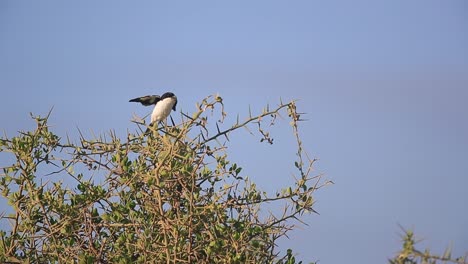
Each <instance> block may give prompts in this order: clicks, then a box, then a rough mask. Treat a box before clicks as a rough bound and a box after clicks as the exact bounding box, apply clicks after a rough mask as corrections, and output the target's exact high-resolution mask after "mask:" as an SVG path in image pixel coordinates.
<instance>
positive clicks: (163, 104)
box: [151, 97, 177, 123]
mask: <svg viewBox="0 0 468 264" xmlns="http://www.w3.org/2000/svg"><path fill="white" fill-rule="evenodd" d="M176 100H177V99H176V98H173V97H170V98H165V99H163V100H161V101H159V102H158V103H157V104H156V106H155V107H154V109H153V113H152V114H151V123H153V122H159V121H164V120H166V118H167V117H168V116H169V114H170V113H171V110H172V107H174V104H175V103H176Z"/></svg>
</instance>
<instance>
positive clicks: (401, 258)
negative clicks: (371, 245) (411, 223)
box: [389, 230, 467, 264]
mask: <svg viewBox="0 0 468 264" xmlns="http://www.w3.org/2000/svg"><path fill="white" fill-rule="evenodd" d="M402 242H403V247H402V249H401V251H400V252H399V253H398V254H397V255H396V256H395V257H394V258H393V259H390V260H389V263H390V264H418V263H421V264H438V263H454V264H467V262H466V257H452V250H451V249H450V248H447V249H446V250H445V252H444V253H443V254H442V255H437V254H433V253H431V251H430V250H429V249H426V250H424V252H422V251H420V250H418V249H416V247H415V246H416V244H417V243H416V239H415V238H414V233H413V231H411V230H405V231H404V235H403V236H402Z"/></svg>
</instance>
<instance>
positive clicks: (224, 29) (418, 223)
mask: <svg viewBox="0 0 468 264" xmlns="http://www.w3.org/2000/svg"><path fill="white" fill-rule="evenodd" d="M467 47H468V4H467V2H466V1H462V0H460V1H442V0H441V1H435V0H425V1H422V0H420V1H418V0H415V1H402V0H397V1H370V0H369V1H364V0H362V1H289V2H286V1H137V2H132V3H129V2H123V1H79V2H78V1H75V2H69V1H1V2H0V87H1V98H2V103H1V104H0V124H2V125H1V126H0V128H1V129H2V130H4V131H6V133H7V134H8V135H10V136H12V135H14V133H16V131H18V130H23V129H31V128H32V127H33V123H32V122H31V120H30V119H29V112H34V113H35V114H45V113H46V112H47V111H48V110H49V109H50V108H51V107H52V106H53V107H54V111H53V115H52V118H51V124H52V125H53V127H54V129H55V131H56V132H57V133H58V134H59V135H61V136H65V135H66V133H68V134H70V135H76V134H77V133H76V132H77V129H76V128H77V127H79V128H80V129H81V130H83V131H94V132H95V133H101V132H106V131H108V130H109V129H115V130H116V131H118V132H119V133H122V134H124V133H125V131H126V130H127V129H132V128H133V125H132V124H131V123H130V122H129V120H130V119H131V118H132V115H133V114H134V113H135V114H138V115H140V116H143V115H145V114H147V113H149V112H150V109H148V108H142V107H138V106H136V105H134V104H130V103H127V101H128V99H130V98H134V97H137V96H141V95H146V94H158V93H162V92H165V91H168V90H171V91H173V92H174V93H176V94H177V96H178V98H179V103H178V107H179V109H181V110H182V111H186V112H192V111H194V109H195V108H194V104H195V102H196V101H198V100H200V99H201V98H203V97H205V96H207V95H210V94H214V93H219V94H220V95H221V96H222V97H223V98H224V99H225V103H226V107H227V111H228V113H230V114H231V115H232V116H236V115H237V113H239V114H241V116H242V115H245V114H246V113H247V110H248V107H249V105H250V106H251V107H252V109H253V110H257V111H260V110H261V108H262V107H263V106H264V105H265V104H267V103H270V104H276V103H277V102H278V101H279V98H282V99H283V100H289V99H300V101H299V103H298V105H299V110H300V111H302V112H306V113H307V119H308V120H309V121H307V122H304V123H302V131H303V138H304V144H305V147H306V148H307V149H308V152H309V154H310V155H311V156H312V157H316V158H318V159H319V162H318V163H317V167H316V173H325V175H326V177H327V178H328V179H331V180H333V181H334V182H335V183H336V184H335V185H333V186H331V187H327V188H325V189H322V190H321V191H320V192H318V193H317V195H316V198H317V200H318V201H317V207H316V209H317V210H318V211H319V212H320V215H310V216H306V217H305V221H306V222H307V223H308V224H309V226H305V227H302V228H301V229H300V230H298V231H296V232H293V233H292V235H291V236H290V239H289V240H286V241H283V242H282V244H281V246H282V247H284V248H285V249H286V248H287V247H292V248H293V249H294V250H295V252H297V253H298V254H299V255H298V258H299V259H303V260H306V261H315V260H320V263H382V262H385V261H386V258H388V257H391V256H392V255H393V254H394V253H395V252H397V250H398V249H399V247H400V243H399V239H400V238H399V236H398V234H399V233H400V229H399V226H398V225H399V224H401V225H402V226H404V227H407V228H414V229H415V232H416V234H418V235H419V238H422V239H424V240H423V242H421V247H426V246H427V247H431V248H433V249H434V250H436V251H439V252H442V250H443V248H444V247H445V246H447V245H450V244H451V243H452V244H453V249H454V253H455V255H463V254H464V253H465V252H466V251H467V250H468V248H467V247H466V245H468V228H467V227H466V223H468V211H467V210H466V204H467V203H468V195H466V193H468V192H467V186H468V162H467V161H466V158H467V157H468V137H467V135H468V122H467V121H468V118H467V117H468V104H467V100H468V48H467ZM283 125H284V127H285V128H286V129H282V128H278V130H275V131H276V134H274V135H276V137H277V139H276V140H275V141H276V142H275V144H274V145H273V146H271V147H267V146H264V145H262V144H259V143H256V139H254V138H252V137H251V136H249V135H248V134H247V133H240V134H238V135H237V136H236V137H235V138H234V139H233V145H232V146H231V151H232V154H233V158H232V159H235V161H238V163H239V164H240V165H241V166H243V167H244V172H245V173H247V174H249V175H250V177H251V178H252V179H254V180H257V181H258V183H259V185H260V186H264V187H265V188H271V189H275V188H276V187H277V186H280V185H281V183H283V182H285V181H288V180H289V178H288V177H290V176H289V175H290V172H291V171H292V170H293V168H292V166H290V165H291V162H292V158H293V155H294V149H293V148H292V147H291V146H290V143H291V141H290V139H288V138H287V136H288V135H289V134H288V133H289V130H287V123H286V122H284V124H283ZM246 148H248V150H247V151H246ZM272 164H275V165H274V166H272Z"/></svg>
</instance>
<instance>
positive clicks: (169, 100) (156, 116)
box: [129, 92, 177, 124]
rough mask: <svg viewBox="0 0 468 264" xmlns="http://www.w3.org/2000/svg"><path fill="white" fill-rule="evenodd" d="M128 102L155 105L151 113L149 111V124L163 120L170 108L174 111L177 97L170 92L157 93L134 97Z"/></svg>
mask: <svg viewBox="0 0 468 264" xmlns="http://www.w3.org/2000/svg"><path fill="white" fill-rule="evenodd" d="M129 102H137V103H141V104H142V105H144V106H149V105H155V106H154V109H153V113H151V124H152V123H154V122H159V121H165V120H166V118H167V117H168V116H169V114H170V113H171V110H174V111H176V105H177V97H176V96H175V94H173V93H171V92H167V93H164V94H163V95H162V96H159V95H147V96H142V97H138V98H134V99H132V100H130V101H129Z"/></svg>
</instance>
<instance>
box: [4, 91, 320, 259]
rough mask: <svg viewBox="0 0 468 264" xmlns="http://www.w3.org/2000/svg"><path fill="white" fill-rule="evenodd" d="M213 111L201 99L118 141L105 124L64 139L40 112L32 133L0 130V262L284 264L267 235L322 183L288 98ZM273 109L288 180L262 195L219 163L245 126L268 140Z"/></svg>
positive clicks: (281, 232) (308, 203)
mask: <svg viewBox="0 0 468 264" xmlns="http://www.w3.org/2000/svg"><path fill="white" fill-rule="evenodd" d="M49 114H50V113H49ZM225 116H226V113H225V112H224V105H223V100H222V98H221V97H219V96H211V97H207V98H206V99H204V100H203V101H202V102H201V103H199V104H198V105H197V108H196V111H195V112H194V113H193V114H192V115H188V114H186V113H181V122H180V123H179V124H173V125H172V126H167V125H163V126H160V127H154V126H153V127H152V126H149V127H148V126H146V125H145V124H143V123H139V122H136V128H137V129H136V130H135V132H129V133H128V134H127V137H126V138H125V139H121V138H119V137H117V136H116V135H115V133H114V132H112V131H111V132H110V133H109V134H108V135H107V136H99V137H96V138H93V139H89V138H85V136H83V135H82V134H81V136H80V138H79V140H78V142H73V141H72V140H70V139H66V140H65V139H63V138H61V137H59V136H57V135H56V134H54V132H53V131H51V129H50V127H49V126H48V118H49V115H47V116H46V117H34V120H35V122H36V124H37V127H36V129H35V130H33V131H26V132H20V133H19V134H18V135H17V136H15V137H12V138H8V137H6V136H5V137H3V138H1V141H0V152H4V153H2V155H4V156H5V157H6V156H8V159H11V160H13V161H14V162H13V163H12V164H6V165H5V166H4V167H3V168H2V171H3V172H2V174H1V180H0V190H1V193H2V195H3V197H5V198H6V199H7V200H8V204H9V206H10V208H8V209H7V210H6V211H4V212H3V214H2V215H1V216H2V221H3V222H2V226H6V225H5V222H8V223H9V224H10V225H11V229H9V230H2V231H0V262H6V261H9V262H13V263H15V262H18V263H20V262H21V263H23V262H29V263H54V262H60V263H62V262H63V263H68V262H73V263H296V260H295V258H294V255H293V254H292V251H291V250H288V251H287V252H286V253H285V252H280V250H279V249H278V248H277V246H276V243H277V242H278V239H280V238H282V237H284V236H286V235H287V233H288V232H289V231H290V230H291V229H292V228H294V226H295V225H296V224H297V223H300V222H301V220H300V217H301V216H302V215H303V214H304V213H309V212H314V209H313V205H314V199H313V193H314V191H316V190H317V189H319V188H321V187H322V186H324V185H326V184H327V183H328V182H324V181H322V179H321V176H320V175H317V176H313V175H312V174H311V172H312V166H313V163H314V160H313V159H310V158H309V157H308V156H307V154H306V153H305V151H304V149H303V148H302V143H301V139H300V136H299V129H298V122H299V121H300V120H301V119H300V114H299V113H298V112H297V110H296V104H295V102H289V103H282V102H281V103H280V104H279V105H278V106H277V107H275V108H274V109H269V107H266V108H265V109H264V111H263V112H262V113H261V114H258V115H252V114H250V115H249V116H248V117H247V118H246V119H245V120H244V121H239V120H237V122H235V123H234V124H233V125H231V126H226V124H225V123H224V117H225ZM278 117H282V118H283V119H288V120H289V122H290V125H291V127H292V136H293V137H294V139H295V141H296V149H297V153H296V154H297V155H296V159H295V160H294V159H291V160H290V162H291V165H292V167H293V166H294V167H295V169H296V173H295V175H294V177H291V176H290V175H286V177H289V178H291V184H290V186H286V187H283V188H281V189H279V190H278V192H276V193H267V192H265V191H263V190H261V189H259V188H258V187H257V186H256V184H255V183H254V182H253V181H252V180H250V179H249V177H246V176H245V175H243V173H242V167H241V166H239V165H238V164H236V163H234V162H232V161H231V160H230V159H229V156H228V153H229V151H228V150H229V148H230V147H231V146H230V144H229V137H231V136H233V133H235V132H237V131H238V130H240V129H244V128H246V129H247V130H248V131H249V132H250V133H252V134H254V135H256V136H258V137H259V138H260V140H261V141H262V142H266V143H273V139H272V137H271V136H270V132H269V131H268V128H269V127H270V126H272V125H274V124H276V123H277V121H279V119H278ZM221 127H227V128H226V129H222V128H221ZM147 128H149V130H148V132H143V131H145V130H146V129H147ZM252 131H256V132H252ZM242 148H247V146H242ZM245 151H248V149H246V150H245ZM0 154H1V153H0ZM6 160H7V159H6ZM2 163H4V162H2ZM293 164H294V165H293ZM1 165H2V166H3V165H4V164H1ZM275 177H280V175H276V176H275ZM267 203H268V204H269V206H271V204H277V205H275V206H278V207H281V208H282V211H281V212H280V213H278V212H270V211H268V210H267V209H266V207H265V205H266V204H267Z"/></svg>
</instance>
